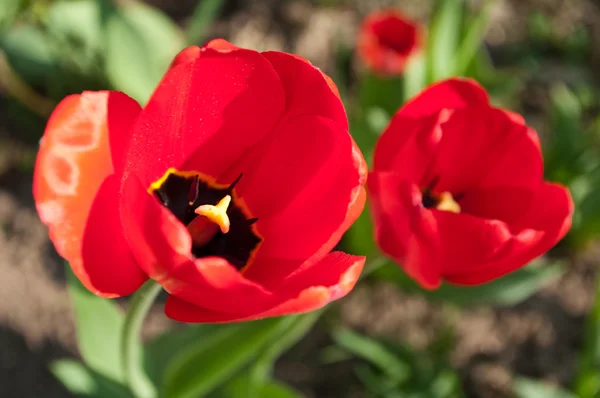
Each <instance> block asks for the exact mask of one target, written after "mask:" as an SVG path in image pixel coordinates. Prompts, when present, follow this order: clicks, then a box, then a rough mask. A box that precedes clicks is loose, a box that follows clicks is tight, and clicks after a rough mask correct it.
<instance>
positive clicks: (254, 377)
mask: <svg viewBox="0 0 600 398" xmlns="http://www.w3.org/2000/svg"><path fill="white" fill-rule="evenodd" d="M323 312H324V309H321V310H317V311H312V312H309V313H308V314H301V315H294V316H292V317H291V318H293V320H292V321H291V322H290V324H289V326H288V327H287V328H286V329H284V330H283V331H282V332H281V333H280V335H278V336H276V337H275V338H274V339H273V340H272V341H271V343H270V344H268V345H267V347H266V348H265V349H264V350H263V351H262V352H261V353H260V354H259V355H258V357H257V358H256V361H254V364H253V365H252V367H251V368H250V370H249V373H250V381H251V385H250V389H251V392H252V396H254V397H262V395H261V394H260V389H261V388H262V387H261V386H262V385H263V384H264V383H265V382H266V380H268V378H269V377H270V376H271V373H272V371H273V366H274V364H275V361H276V360H277V359H278V358H279V357H280V356H281V355H282V354H283V353H284V352H285V351H287V350H288V349H290V347H292V346H293V345H294V344H296V343H297V342H298V341H299V340H300V339H301V338H302V337H304V336H305V335H306V334H307V333H308V332H309V331H310V329H311V328H312V327H313V325H314V324H315V322H317V320H318V319H319V317H320V316H321V314H323Z"/></svg>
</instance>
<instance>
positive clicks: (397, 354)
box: [0, 0, 600, 398]
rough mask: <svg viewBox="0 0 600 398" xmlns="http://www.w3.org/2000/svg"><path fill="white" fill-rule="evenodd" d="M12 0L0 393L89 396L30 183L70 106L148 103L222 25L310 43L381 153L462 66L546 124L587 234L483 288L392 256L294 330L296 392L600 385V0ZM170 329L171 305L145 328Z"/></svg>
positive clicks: (239, 37) (558, 392)
mask: <svg viewBox="0 0 600 398" xmlns="http://www.w3.org/2000/svg"><path fill="white" fill-rule="evenodd" d="M0 3H1V4H0V397H70V396H73V395H72V391H74V390H73V388H67V387H65V386H64V385H63V384H62V383H61V382H60V381H59V378H60V375H57V372H56V370H54V371H53V370H51V367H49V365H50V364H51V363H53V361H55V360H57V359H64V358H79V350H78V345H77V336H76V332H75V315H74V313H73V309H72V304H71V300H70V299H69V294H68V293H67V289H66V284H67V282H66V279H67V278H66V276H65V274H66V273H65V268H64V263H63V261H62V260H61V259H60V258H59V257H58V255H57V254H56V253H55V251H54V248H53V246H52V244H51V243H50V241H49V240H48V238H47V231H46V228H45V227H44V226H43V225H42V224H41V223H40V221H39V219H38V217H37V215H36V212H35V208H34V204H33V198H32V193H31V185H32V171H33V166H34V161H35V156H36V150H37V143H38V141H39V139H40V137H41V135H42V133H43V130H44V126H45V123H46V120H47V117H48V116H49V114H50V112H51V111H52V109H53V107H54V105H55V104H56V103H57V101H59V100H60V99H61V98H63V97H64V96H65V95H67V94H69V93H78V92H81V91H83V90H98V89H117V90H121V91H124V92H126V93H127V94H129V95H130V96H132V97H134V98H135V99H137V100H138V101H140V103H142V104H143V103H144V102H145V101H146V99H147V98H148V96H149V94H150V93H151V92H152V90H153V88H154V86H155V84H156V83H157V81H158V80H159V79H160V77H161V75H162V74H163V73H164V71H165V69H166V67H167V66H168V64H169V62H170V61H171V59H172V57H173V56H174V55H175V54H176V53H177V52H178V51H179V50H181V49H182V48H183V47H184V46H186V45H189V44H203V43H205V42H206V41H207V40H209V39H211V38H216V37H223V38H226V39H228V40H229V41H231V42H233V43H234V44H236V45H238V46H242V47H247V48H252V49H255V50H267V49H269V50H281V51H288V52H294V53H297V54H299V55H301V56H303V57H305V58H307V59H309V60H310V61H311V62H312V63H313V64H315V65H316V66H318V67H319V68H321V69H322V70H323V71H324V72H326V73H328V74H330V76H332V78H333V79H334V80H335V82H336V83H337V85H338V86H339V88H340V92H341V94H342V97H343V100H344V102H345V104H346V106H347V109H348V114H349V118H350V121H351V133H352V134H353V135H354V137H355V139H356V141H357V142H358V143H359V145H360V146H361V148H362V149H363V151H364V153H365V156H367V157H370V153H371V149H372V145H373V143H374V142H375V140H376V138H377V135H378V134H379V133H380V132H381V130H382V129H383V128H384V127H385V125H386V123H387V121H388V120H389V118H390V116H391V115H392V114H393V112H394V111H395V109H397V107H398V106H399V105H401V104H402V103H403V101H405V100H406V99H407V98H408V97H409V96H410V95H411V94H414V93H416V92H417V91H418V90H419V89H420V88H422V87H423V86H424V85H425V84H428V83H431V82H433V81H435V80H438V79H441V78H444V77H447V76H450V75H455V74H458V75H464V76H471V77H474V78H476V79H477V80H478V81H480V82H481V83H482V84H483V85H484V86H485V87H486V88H487V89H488V90H489V92H490V93H491V95H492V96H493V99H494V103H495V104H497V105H500V106H503V107H507V108H509V109H511V110H514V111H517V112H520V113H522V114H523V115H524V116H525V118H526V120H527V122H528V123H529V124H530V125H531V126H533V127H534V128H536V129H537V131H538V133H539V134H540V136H541V137H542V141H543V147H544V153H545V159H546V178H547V179H550V180H553V181H558V182H561V183H563V184H566V185H568V186H569V187H570V188H571V190H572V193H573V196H574V200H575V203H576V207H577V211H576V214H575V219H574V226H573V229H572V231H571V233H570V234H569V235H568V236H567V238H565V240H563V242H561V243H560V244H559V245H558V246H557V247H556V248H555V249H554V250H553V251H552V252H551V253H550V254H549V255H548V256H546V257H545V258H544V259H542V260H540V261H538V262H537V263H536V264H533V265H532V266H529V267H527V268H525V269H523V270H521V271H518V272H517V273H515V274H512V275H509V276H507V277H505V278H502V279H499V280H498V281H495V282H492V283H491V284H488V285H485V286H481V287H476V288H457V287H452V286H446V285H444V286H443V287H442V288H441V289H440V290H438V291H436V292H425V291H423V290H421V289H420V288H418V287H417V286H416V285H415V284H414V283H412V282H411V281H410V280H408V279H407V278H406V276H405V275H404V274H402V273H401V271H399V270H398V269H397V268H396V267H394V266H393V265H391V264H386V265H385V266H383V267H381V268H379V269H378V270H377V271H375V272H373V273H371V274H370V275H369V276H368V278H366V280H363V281H361V282H360V283H359V284H358V286H357V288H356V289H355V290H354V291H353V292H352V293H351V294H349V295H348V296H347V297H346V298H345V299H343V300H340V301H339V302H338V303H336V304H335V305H332V306H330V308H328V309H327V311H326V313H325V315H324V316H323V317H321V319H320V320H319V321H318V323H317V324H316V326H315V327H314V328H313V329H312V331H311V332H310V333H309V334H308V335H306V336H304V337H303V338H301V339H300V336H299V337H298V339H299V341H297V342H296V341H294V343H296V344H295V345H294V346H293V347H291V349H290V350H289V351H288V352H287V353H285V354H284V355H283V356H282V357H281V358H280V359H279V360H278V361H277V364H276V366H275V377H276V378H277V379H278V380H281V381H282V382H284V383H286V384H287V385H289V386H291V387H292V388H293V389H294V391H296V392H297V393H298V395H297V396H299V397H301V396H305V397H319V398H320V397H390V398H392V397H414V398H427V397H431V398H438V397H439V398H443V397H475V398H478V397H481V398H488V397H489V398H493V397H517V398H520V397H524V398H559V397H560V398H569V397H584V398H588V397H589V398H593V397H600V295H598V294H597V274H598V263H599V261H600V256H599V255H600V246H599V245H598V244H597V237H598V233H600V169H599V168H598V165H600V162H599V160H600V156H599V153H598V150H599V149H600V117H599V114H598V109H599V106H600V91H598V82H599V79H600V2H599V1H596V0H496V1H476V0H472V1H466V0H465V1H462V0H440V1H434V0H398V1H391V0H385V1H384V0H287V1H286V0H266V1H257V0H200V1H196V0H177V1H172V0H148V1H135V0H113V1H108V0H73V1H54V0H1V1H0ZM388 7H395V8H397V9H399V10H400V11H401V12H403V13H404V14H405V15H406V16H407V17H409V18H411V19H413V20H414V21H416V22H418V23H421V24H423V25H424V26H425V27H426V29H427V30H428V38H427V40H426V43H425V45H424V50H423V54H422V56H421V58H420V59H419V60H418V61H415V62H414V63H413V64H412V65H411V67H410V68H409V69H408V70H407V72H406V75H405V78H404V79H402V78H401V77H395V78H394V77H388V78H383V77H380V76H377V75H375V74H373V73H371V72H370V71H368V70H366V68H365V67H364V66H363V65H362V64H361V62H360V60H358V59H357V57H356V54H355V43H356V35H357V32H358V30H359V27H360V22H361V20H362V18H364V16H365V15H367V14H368V13H369V12H371V11H373V10H377V9H380V8H388ZM431 71H433V72H431ZM370 234H371V231H370V225H369V220H368V217H367V214H366V213H365V214H364V215H363V217H361V219H360V220H359V222H358V223H357V224H356V225H355V226H354V227H353V228H352V230H350V231H349V233H348V234H347V236H346V237H345V238H344V241H343V243H342V244H343V245H344V246H345V250H347V251H349V252H352V253H358V254H369V255H371V254H373V253H375V249H374V247H373V243H372V242H371V240H370V239H371V238H370ZM126 303H127V300H122V301H119V304H120V305H123V306H125V305H126ZM172 326H173V325H172V324H171V323H170V321H168V320H167V319H166V318H165V317H164V315H163V314H162V308H160V305H158V306H157V307H156V308H154V309H153V312H152V314H151V316H150V318H149V321H148V324H147V327H146V328H145V334H146V337H147V338H148V339H152V338H153V337H154V336H157V335H159V334H160V333H161V332H162V331H165V330H166V329H168V328H170V327H172ZM241 338H243V337H241ZM52 369H55V368H52ZM88 396H91V395H88ZM94 396H98V397H99V396H101V395H94ZM102 396H106V397H112V396H117V395H114V394H112V393H108V394H106V395H102ZM278 396H283V395H278ZM289 396H293V395H288V397H289ZM274 397H275V395H274Z"/></svg>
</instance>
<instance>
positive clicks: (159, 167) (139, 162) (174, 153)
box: [127, 48, 285, 186]
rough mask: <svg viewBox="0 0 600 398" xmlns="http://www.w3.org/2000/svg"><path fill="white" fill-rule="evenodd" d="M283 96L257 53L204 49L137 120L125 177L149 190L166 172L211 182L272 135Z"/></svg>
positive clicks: (170, 76)
mask: <svg viewBox="0 0 600 398" xmlns="http://www.w3.org/2000/svg"><path fill="white" fill-rule="evenodd" d="M284 95H285V93H284V92H283V88H282V86H281V82H280V80H279V76H278V75H277V73H276V72H275V70H274V69H273V67H272V66H271V64H270V63H269V62H268V61H267V60H266V59H265V58H264V57H263V56H262V55H261V54H259V53H258V52H255V51H250V50H243V49H237V50H235V51H228V52H222V51H220V50H219V51H218V50H215V49H212V48H203V49H202V51H201V55H200V56H199V57H198V58H196V59H195V60H194V61H191V62H184V63H181V64H179V65H178V66H177V67H175V68H172V69H170V70H169V71H168V72H167V74H166V75H165V77H164V78H163V80H162V82H161V83H160V84H159V86H158V87H157V89H156V91H155V93H154V95H153V96H152V97H151V99H150V101H149V102H148V105H147V106H146V107H145V108H144V110H143V111H142V113H141V114H140V117H139V120H138V122H137V123H136V126H135V129H134V133H133V138H132V142H131V145H130V147H129V150H128V159H127V164H128V171H129V172H134V173H136V174H138V175H139V176H140V178H141V180H142V183H143V184H144V185H146V186H149V185H150V184H151V183H152V182H154V181H156V180H158V179H159V178H160V177H161V176H162V175H163V174H164V173H165V171H166V170H167V169H168V168H170V167H175V168H178V169H185V170H196V171H199V172H202V173H205V174H207V175H209V176H215V177H216V176H218V175H220V174H221V173H222V172H223V171H224V170H225V169H226V168H227V167H228V166H230V165H231V163H233V162H234V161H235V160H236V159H238V158H239V157H240V156H241V155H242V154H244V153H245V152H247V151H248V150H250V149H251V148H252V147H253V146H254V145H256V144H257V143H258V142H259V141H260V140H261V139H262V138H264V137H265V136H266V135H267V134H268V133H269V132H270V131H271V130H272V129H273V127H274V126H275V124H276V123H277V121H278V120H279V119H280V117H281V116H282V114H283V110H284V106H285V98H284Z"/></svg>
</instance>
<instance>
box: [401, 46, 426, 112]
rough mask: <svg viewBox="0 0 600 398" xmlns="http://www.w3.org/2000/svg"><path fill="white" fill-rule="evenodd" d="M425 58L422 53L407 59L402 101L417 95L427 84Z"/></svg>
mask: <svg viewBox="0 0 600 398" xmlns="http://www.w3.org/2000/svg"><path fill="white" fill-rule="evenodd" d="M426 61H427V58H426V57H425V55H423V54H422V53H419V54H416V55H413V56H412V57H410V58H409V59H408V62H407V64H406V68H405V69H404V76H403V79H402V82H403V99H404V102H406V101H408V100H409V99H411V98H412V97H413V96H415V95H417V94H418V93H419V92H420V91H421V90H423V89H424V88H425V86H426V85H427V62H426Z"/></svg>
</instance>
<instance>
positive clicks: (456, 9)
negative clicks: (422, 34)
mask: <svg viewBox="0 0 600 398" xmlns="http://www.w3.org/2000/svg"><path fill="white" fill-rule="evenodd" d="M463 8H464V4H463V1H462V0H438V1H436V3H435V9H434V12H433V16H432V18H431V22H430V24H429V34H428V39H429V41H428V43H427V71H428V76H429V81H430V82H434V81H438V80H442V79H445V78H447V77H450V76H452V75H453V74H454V72H455V70H456V64H455V58H454V56H455V54H456V51H457V48H458V43H459V42H460V31H461V26H462V21H463Z"/></svg>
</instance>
